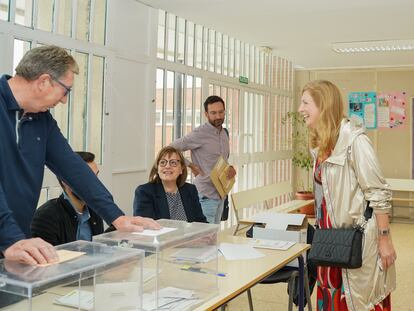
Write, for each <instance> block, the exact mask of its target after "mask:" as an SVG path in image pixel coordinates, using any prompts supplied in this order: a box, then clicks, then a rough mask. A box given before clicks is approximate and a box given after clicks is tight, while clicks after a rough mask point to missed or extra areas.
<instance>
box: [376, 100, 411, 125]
mask: <svg viewBox="0 0 414 311" xmlns="http://www.w3.org/2000/svg"><path fill="white" fill-rule="evenodd" d="M406 114H407V94H406V93H405V92H388V93H378V127H379V128H390V129H395V128H406V127H407V120H406V117H407V115H406Z"/></svg>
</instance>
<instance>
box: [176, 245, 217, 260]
mask: <svg viewBox="0 0 414 311" xmlns="http://www.w3.org/2000/svg"><path fill="white" fill-rule="evenodd" d="M216 257H217V246H215V245H210V246H203V247H186V248H182V249H180V250H179V251H177V252H175V253H173V254H171V255H170V258H171V259H173V260H176V261H190V262H202V263H204V262H209V261H210V260H212V259H215V258H216Z"/></svg>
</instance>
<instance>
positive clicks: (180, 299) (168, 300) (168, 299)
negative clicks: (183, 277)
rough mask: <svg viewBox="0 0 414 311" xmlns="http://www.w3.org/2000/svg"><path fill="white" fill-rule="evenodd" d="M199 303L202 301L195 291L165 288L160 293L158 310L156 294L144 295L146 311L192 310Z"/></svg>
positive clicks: (143, 306) (144, 308)
mask: <svg viewBox="0 0 414 311" xmlns="http://www.w3.org/2000/svg"><path fill="white" fill-rule="evenodd" d="M199 302H200V299H198V298H197V297H196V296H195V295H194V291H192V290H186V289H181V288H176V287H165V288H163V289H160V290H159V291H158V309H157V304H156V296H155V292H152V293H150V294H148V293H146V294H144V295H143V303H142V308H143V310H144V311H153V310H168V311H182V310H188V309H190V308H191V306H193V305H195V304H197V303H199Z"/></svg>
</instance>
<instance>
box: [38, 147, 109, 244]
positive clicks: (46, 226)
mask: <svg viewBox="0 0 414 311" xmlns="http://www.w3.org/2000/svg"><path fill="white" fill-rule="evenodd" d="M76 153H77V154H78V155H79V156H80V157H81V158H82V159H83V160H84V161H85V162H86V163H87V164H88V166H89V167H90V168H91V170H92V171H93V172H94V173H95V175H98V173H99V169H98V165H97V164H96V162H95V161H94V160H95V155H94V154H93V153H90V152H76ZM59 183H60V185H61V186H62V189H63V193H62V195H61V196H60V197H58V198H56V199H51V200H49V201H47V202H46V203H45V204H43V205H42V206H40V207H39V208H38V209H37V210H36V212H35V214H34V217H33V220H32V225H31V231H32V235H33V237H40V238H42V239H43V240H45V241H47V242H49V243H50V244H52V245H59V244H64V243H68V242H72V241H76V240H86V241H92V236H93V235H97V234H101V233H102V232H103V221H102V218H101V217H99V216H98V215H97V214H96V213H95V212H94V211H93V210H92V209H91V208H88V206H86V203H85V202H83V201H82V199H81V198H79V196H78V195H76V193H74V192H73V191H72V189H71V188H70V187H69V186H68V185H66V184H65V183H64V182H63V181H61V180H59Z"/></svg>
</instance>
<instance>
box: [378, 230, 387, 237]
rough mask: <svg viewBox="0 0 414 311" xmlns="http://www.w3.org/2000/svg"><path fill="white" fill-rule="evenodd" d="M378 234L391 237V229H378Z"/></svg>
mask: <svg viewBox="0 0 414 311" xmlns="http://www.w3.org/2000/svg"><path fill="white" fill-rule="evenodd" d="M378 234H379V235H382V236H387V235H390V228H387V229H378Z"/></svg>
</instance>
